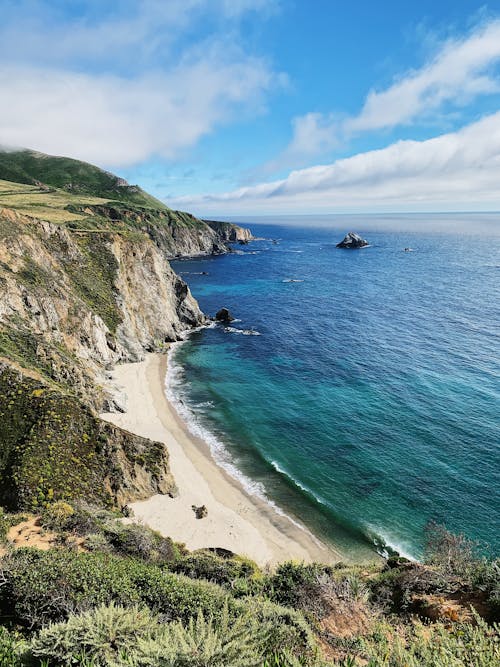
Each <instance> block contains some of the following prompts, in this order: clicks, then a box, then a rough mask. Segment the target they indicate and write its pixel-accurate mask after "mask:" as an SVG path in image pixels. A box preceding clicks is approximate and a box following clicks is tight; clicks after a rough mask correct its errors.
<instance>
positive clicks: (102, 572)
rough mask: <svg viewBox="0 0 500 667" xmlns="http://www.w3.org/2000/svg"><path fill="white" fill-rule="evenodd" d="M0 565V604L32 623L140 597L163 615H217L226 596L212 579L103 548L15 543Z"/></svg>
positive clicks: (132, 601)
mask: <svg viewBox="0 0 500 667" xmlns="http://www.w3.org/2000/svg"><path fill="white" fill-rule="evenodd" d="M2 566H3V567H2V570H3V572H2V574H3V578H4V580H5V585H3V586H2V587H0V610H1V611H2V612H3V613H4V614H10V615H14V618H15V620H16V621H18V622H20V623H23V624H25V625H27V626H28V627H31V628H37V627H41V626H42V625H44V624H46V623H48V622H50V621H62V620H65V619H66V618H68V616H69V615H70V614H71V613H78V612H82V611H87V610H88V609H91V608H92V607H95V606H98V605H100V604H110V603H111V602H115V603H117V604H122V605H124V606H129V605H133V604H140V603H143V604H145V605H147V606H148V607H149V608H150V609H151V610H152V611H155V612H158V613H161V614H163V615H164V617H165V618H166V619H167V620H172V619H180V620H183V621H187V620H189V618H191V617H192V616H193V615H196V613H197V612H198V610H199V609H201V610H202V611H203V612H204V613H205V614H208V615H212V616H214V617H216V616H217V615H218V614H220V611H221V609H222V607H223V606H224V601H225V599H226V597H227V594H226V593H225V592H224V591H223V590H222V589H220V588H219V587H217V586H215V585H213V584H209V583H207V582H203V581H193V580H191V579H188V578H187V577H184V576H181V575H176V574H173V573H171V572H166V571H163V570H161V569H160V568H159V567H158V566H155V565H149V564H146V563H141V562H139V561H136V560H132V559H124V558H119V557H117V556H113V555H107V554H102V553H75V552H69V551H65V550H51V551H39V550H37V549H17V550H16V551H14V552H12V553H11V554H9V555H8V556H6V557H5V558H4V559H3V563H2ZM235 604H236V603H235V602H234V603H232V605H231V604H230V606H231V608H232V607H234V606H235Z"/></svg>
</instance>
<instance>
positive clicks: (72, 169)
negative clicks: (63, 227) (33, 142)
mask: <svg viewBox="0 0 500 667" xmlns="http://www.w3.org/2000/svg"><path fill="white" fill-rule="evenodd" d="M0 180H4V181H12V182H15V183H24V184H27V185H42V186H43V187H52V188H58V189H61V190H65V191H67V192H70V193H72V194H76V195H90V196H92V197H101V198H103V199H111V200H116V201H121V202H127V203H129V204H137V205H139V206H148V207H151V208H156V209H165V208H167V207H166V206H165V204H163V203H162V202H160V201H159V200H158V199H156V198H155V197H152V196H151V195H149V194H147V193H146V192H144V190H142V189H141V188H140V187H139V186H137V185H129V184H128V183H127V182H126V181H125V180H124V179H122V178H119V177H118V176H115V175H114V174H111V173H110V172H108V171H104V170H103V169H99V167H95V166H94V165H92V164H88V163H87V162H81V161H80V160H73V159H72V158H67V157H56V156H52V155H45V154H44V153H38V152H36V151H30V150H19V151H1V150H0Z"/></svg>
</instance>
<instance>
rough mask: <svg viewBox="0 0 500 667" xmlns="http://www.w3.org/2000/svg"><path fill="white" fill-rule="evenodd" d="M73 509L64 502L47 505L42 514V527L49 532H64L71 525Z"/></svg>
mask: <svg viewBox="0 0 500 667" xmlns="http://www.w3.org/2000/svg"><path fill="white" fill-rule="evenodd" d="M74 514H75V510H74V508H73V507H72V506H71V505H70V504H69V503H67V502H65V501H64V500H58V501H57V502H55V503H51V504H50V505H47V507H46V508H45V509H44V511H43V513H42V526H43V527H44V528H48V529H49V530H56V531H64V530H68V527H69V526H70V525H71V518H72V517H73V515H74Z"/></svg>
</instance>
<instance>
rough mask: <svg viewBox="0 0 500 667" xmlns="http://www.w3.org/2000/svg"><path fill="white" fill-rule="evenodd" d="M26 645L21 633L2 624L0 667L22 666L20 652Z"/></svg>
mask: <svg viewBox="0 0 500 667" xmlns="http://www.w3.org/2000/svg"><path fill="white" fill-rule="evenodd" d="M24 645H25V642H24V640H23V638H22V636H21V635H19V634H18V633H17V632H9V630H7V628H4V627H2V626H0V667H21V665H22V663H21V659H20V657H19V654H20V653H21V651H22V649H23V648H24Z"/></svg>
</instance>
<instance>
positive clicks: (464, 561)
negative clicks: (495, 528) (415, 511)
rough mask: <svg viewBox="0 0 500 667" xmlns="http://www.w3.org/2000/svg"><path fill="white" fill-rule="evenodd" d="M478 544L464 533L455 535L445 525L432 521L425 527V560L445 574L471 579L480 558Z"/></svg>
mask: <svg viewBox="0 0 500 667" xmlns="http://www.w3.org/2000/svg"><path fill="white" fill-rule="evenodd" d="M477 548H478V545H477V544H476V543H475V542H472V541H471V540H469V539H467V538H466V537H465V536H464V535H454V534H453V533H450V532H449V531H448V530H446V528H445V527H444V526H441V525H439V524H437V523H434V522H433V521H431V522H430V523H429V524H428V525H427V526H426V529H425V551H424V557H425V558H424V560H425V562H426V563H428V564H430V565H435V566H437V567H439V568H440V570H441V571H442V572H443V573H444V574H449V575H456V576H459V577H464V578H465V579H470V578H471V575H472V572H473V571H474V569H475V568H476V567H477V563H478V561H479V560H480V559H479V558H478V557H477Z"/></svg>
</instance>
